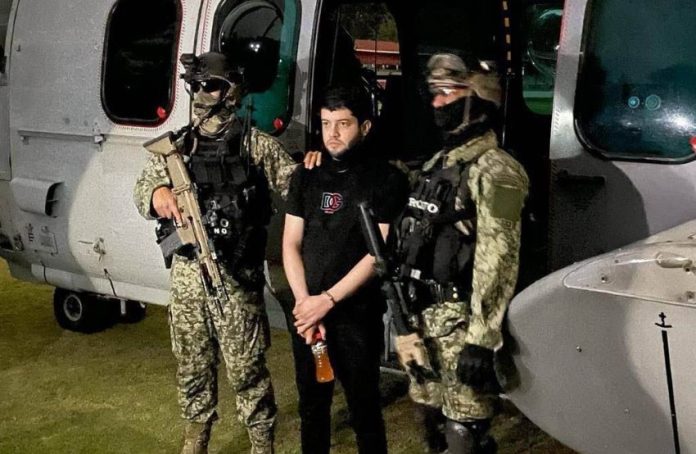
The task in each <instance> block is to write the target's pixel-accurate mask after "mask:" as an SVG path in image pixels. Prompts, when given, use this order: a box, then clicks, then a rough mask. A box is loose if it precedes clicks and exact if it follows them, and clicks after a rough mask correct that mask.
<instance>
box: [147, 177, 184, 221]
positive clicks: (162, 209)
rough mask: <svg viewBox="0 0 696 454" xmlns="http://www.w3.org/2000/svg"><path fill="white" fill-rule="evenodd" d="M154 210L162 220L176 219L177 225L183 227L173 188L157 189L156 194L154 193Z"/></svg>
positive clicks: (163, 187)
mask: <svg viewBox="0 0 696 454" xmlns="http://www.w3.org/2000/svg"><path fill="white" fill-rule="evenodd" d="M152 208H154V210H155V213H157V216H159V217H160V218H167V219H172V218H174V219H175V220H176V223H177V225H181V213H180V212H179V206H178V205H177V203H176V196H175V195H174V193H173V192H172V190H171V188H168V187H167V186H162V187H159V188H157V189H155V192H153V193H152Z"/></svg>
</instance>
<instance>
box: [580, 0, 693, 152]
mask: <svg viewBox="0 0 696 454" xmlns="http://www.w3.org/2000/svg"><path fill="white" fill-rule="evenodd" d="M694 21H696V8H694V5H693V2H692V1H690V0H637V1H633V2H630V7H627V5H626V2H625V1H623V0H603V1H593V2H592V3H591V5H590V6H589V20H587V21H586V28H585V36H584V44H583V47H584V49H583V60H582V62H581V67H580V74H579V78H578V87H577V91H576V96H575V118H576V131H577V133H578V136H579V137H580V139H581V140H582V141H583V142H584V144H585V146H586V147H587V148H589V149H590V150H593V151H595V152H597V153H600V154H602V155H604V156H605V157H608V158H612V159H629V160H653V161H665V162H675V161H676V162H679V161H685V160H688V159H690V158H692V157H693V156H694V152H693V151H692V147H691V144H690V141H691V139H692V138H694V137H695V136H696V85H695V84H694V81H695V80H696V41H695V40H694V39H693V34H694V32H693V24H694Z"/></svg>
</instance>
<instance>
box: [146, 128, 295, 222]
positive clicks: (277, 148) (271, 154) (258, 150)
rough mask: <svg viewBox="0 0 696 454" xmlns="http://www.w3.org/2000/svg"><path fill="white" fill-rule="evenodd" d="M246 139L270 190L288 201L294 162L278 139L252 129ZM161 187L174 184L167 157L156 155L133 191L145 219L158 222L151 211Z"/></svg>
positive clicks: (150, 160) (147, 165)
mask: <svg viewBox="0 0 696 454" xmlns="http://www.w3.org/2000/svg"><path fill="white" fill-rule="evenodd" d="M245 140H251V147H250V149H251V159H252V161H253V163H254V164H255V165H257V166H261V167H262V168H263V171H264V173H265V175H266V178H267V179H268V183H269V186H270V188H271V190H273V191H275V192H277V193H279V194H280V195H281V197H283V198H285V197H286V196H287V194H288V188H289V181H290V176H291V175H292V172H293V170H294V169H295V167H296V166H297V164H296V163H295V161H293V159H292V158H291V157H290V156H289V155H288V154H287V152H286V151H285V148H284V147H283V145H282V144H281V143H280V142H279V141H278V140H277V139H276V138H274V137H272V136H270V135H268V134H266V133H264V132H262V131H259V130H258V129H256V128H252V130H251V134H250V135H249V136H248V137H247V138H245ZM245 145H246V143H245ZM162 186H171V181H170V180H169V176H168V175H167V167H166V164H165V162H164V158H163V157H162V156H158V155H154V154H153V155H152V156H150V159H149V161H148V162H147V164H146V165H145V168H144V169H143V171H142V173H141V174H140V177H139V178H138V180H137V181H136V183H135V189H134V190H133V200H134V202H135V206H136V207H137V208H138V211H139V212H140V215H141V216H143V217H144V218H145V219H155V217H156V215H155V213H154V212H153V210H152V194H153V192H154V191H155V189H157V188H159V187H162Z"/></svg>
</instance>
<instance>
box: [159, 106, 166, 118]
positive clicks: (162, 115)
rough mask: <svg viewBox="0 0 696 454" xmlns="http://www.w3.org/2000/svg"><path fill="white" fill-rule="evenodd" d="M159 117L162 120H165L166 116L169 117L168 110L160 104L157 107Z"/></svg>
mask: <svg viewBox="0 0 696 454" xmlns="http://www.w3.org/2000/svg"><path fill="white" fill-rule="evenodd" d="M157 118H159V119H160V120H164V119H165V118H167V110H166V109H165V108H164V107H161V106H160V107H158V108H157Z"/></svg>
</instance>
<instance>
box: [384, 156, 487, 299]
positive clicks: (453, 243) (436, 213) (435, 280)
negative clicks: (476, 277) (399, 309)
mask: <svg viewBox="0 0 696 454" xmlns="http://www.w3.org/2000/svg"><path fill="white" fill-rule="evenodd" d="M471 164H472V162H469V163H466V164H463V165H455V166H452V167H449V168H447V169H436V170H434V171H430V172H427V173H424V174H422V175H420V177H419V179H418V183H417V184H416V186H415V189H414V190H413V191H412V192H411V194H410V195H409V198H408V204H407V206H406V208H405V210H404V211H403V213H402V214H401V215H400V216H399V218H398V219H397V222H396V224H395V229H394V233H395V235H394V236H393V237H392V239H391V241H392V250H393V251H395V255H396V260H397V262H398V263H399V273H400V277H401V278H402V279H404V280H406V281H407V282H409V283H410V287H411V290H410V291H411V292H416V293H418V295H412V296H411V299H412V300H414V301H418V302H419V305H421V306H428V305H430V304H432V303H435V302H439V301H438V300H444V299H447V298H449V297H452V295H447V294H446V292H447V290H448V289H455V291H456V292H457V293H458V294H460V297H464V295H465V294H466V293H470V292H471V279H472V265H473V256H474V247H475V241H476V232H475V229H476V206H475V204H474V202H473V200H472V199H471V194H470V192H469V187H468V184H467V180H468V177H469V169H470V167H471ZM457 197H458V198H459V199H460V200H461V201H462V203H463V206H462V207H456V206H455V202H456V198H457ZM459 221H470V222H469V223H467V224H471V229H470V232H469V234H464V233H463V232H462V231H460V230H458V229H457V228H456V227H455V224H456V223H457V222H459ZM455 298H456V297H455ZM413 309H415V310H418V309H419V308H413ZM421 309H422V307H421Z"/></svg>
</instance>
